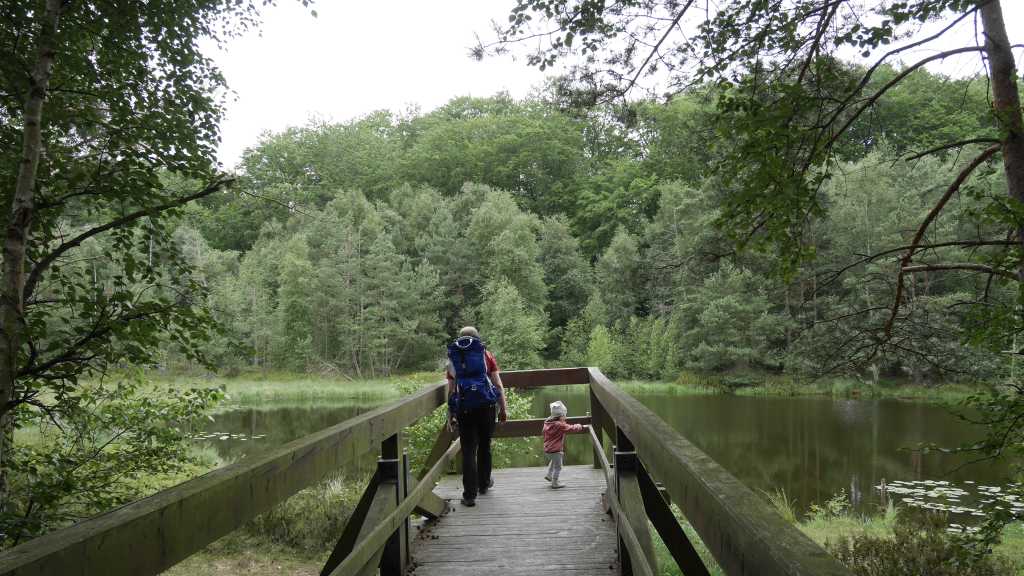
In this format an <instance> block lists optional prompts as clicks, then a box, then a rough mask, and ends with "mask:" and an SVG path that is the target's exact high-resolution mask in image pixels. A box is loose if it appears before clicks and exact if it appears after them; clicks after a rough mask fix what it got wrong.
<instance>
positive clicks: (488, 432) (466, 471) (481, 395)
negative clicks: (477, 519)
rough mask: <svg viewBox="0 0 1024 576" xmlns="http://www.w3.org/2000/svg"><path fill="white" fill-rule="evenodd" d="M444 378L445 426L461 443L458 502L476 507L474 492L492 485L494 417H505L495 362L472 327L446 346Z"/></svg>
mask: <svg viewBox="0 0 1024 576" xmlns="http://www.w3.org/2000/svg"><path fill="white" fill-rule="evenodd" d="M445 377H446V378H447V379H448V425H449V426H458V429H459V440H460V441H461V443H462V504H463V505H464V506H476V497H477V494H486V493H487V490H488V489H489V488H490V487H491V486H493V485H494V481H493V480H492V479H491V436H492V435H493V434H494V422H495V416H497V419H498V420H501V421H502V422H504V421H505V420H507V419H508V407H507V405H506V403H505V388H504V386H502V384H501V374H500V373H499V370H498V361H497V360H496V359H495V358H494V354H492V353H491V352H490V350H487V348H486V347H485V346H484V343H483V340H482V339H481V338H480V332H478V331H477V329H476V328H474V327H472V326H466V327H465V328H463V329H462V330H459V337H458V338H456V339H455V341H453V342H452V343H451V344H449V345H448V362H447V366H446V368H445ZM495 412H497V414H495Z"/></svg>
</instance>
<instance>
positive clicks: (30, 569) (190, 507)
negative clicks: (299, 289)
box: [0, 368, 850, 576]
mask: <svg viewBox="0 0 1024 576" xmlns="http://www.w3.org/2000/svg"><path fill="white" fill-rule="evenodd" d="M502 381H503V382H504V383H505V385H506V386H509V387H515V388H535V387H539V386H555V385H566V384H580V385H589V387H590V416H589V417H584V418H574V419H570V420H571V421H575V422H578V423H584V424H588V425H589V426H587V427H586V428H585V430H586V433H587V434H588V435H589V437H590V439H591V442H592V443H593V446H594V463H593V466H589V465H588V466H571V467H567V468H566V469H565V470H564V471H563V478H564V479H565V481H566V483H568V484H570V486H569V487H567V488H564V489H562V490H551V489H550V488H548V487H547V484H546V483H545V482H544V480H543V479H542V478H543V475H544V474H543V469H541V468H516V469H508V470H498V471H496V472H495V485H494V488H493V489H492V490H490V491H489V492H488V493H487V494H486V495H481V496H480V497H479V498H478V499H477V506H476V507H475V508H466V507H463V506H460V505H458V504H454V505H452V504H451V503H450V502H449V501H452V502H457V501H458V496H459V493H460V492H461V487H460V485H459V481H458V478H457V477H455V476H447V477H446V476H445V475H444V472H445V471H446V470H447V469H448V467H449V464H450V463H451V462H452V460H453V459H454V458H455V456H456V455H457V454H458V452H459V442H458V440H457V439H455V438H453V436H452V435H451V433H449V432H448V431H447V430H446V429H444V428H442V429H441V430H440V431H439V433H438V437H437V441H436V442H435V444H434V447H433V450H432V452H431V454H430V456H429V457H428V459H427V462H426V464H425V466H424V469H423V470H420V471H418V472H417V473H415V474H414V473H413V471H411V470H409V467H408V465H407V458H406V455H405V454H404V452H403V449H402V430H403V429H404V428H405V427H407V426H409V425H411V424H413V423H415V422H416V421H417V420H418V419H420V418H422V417H424V416H426V415H428V414H430V413H432V412H433V411H434V410H436V409H437V408H438V407H440V406H442V405H444V404H445V385H444V383H439V384H437V385H432V386H429V387H427V388H425V389H423V390H421V391H419V392H417V393H416V394H413V395H412V396H408V397H406V398H403V399H401V400H399V401H397V402H395V403H393V404H390V405H387V406H384V407H382V408H379V409H376V410H373V411H371V412H368V413H366V414H362V415H360V416H358V417H356V418H352V419H350V420H347V421H345V422H342V423H340V424H338V425H335V426H332V427H330V428H327V429H325V430H321V431H320V432H317V433H315V434H311V435H309V436H307V437H305V438H302V439H299V440H296V441H294V442H291V443H289V444H287V445H284V446H281V447H280V448H277V449H275V450H273V451H271V452H270V453H268V454H265V455H262V456H256V457H252V458H248V459H245V460H242V461H240V462H237V463H235V464H232V465H230V466H226V467H224V468H220V469H218V470H215V471H213V472H210V473H209V474H206V475H204V476H201V477H199V478H196V479H194V480H191V481H188V482H185V483H183V484H181V485H179V486H176V487H174V488H171V489H168V490H165V491H163V492H160V493H158V494H155V495H153V496H151V497H149V498H146V499H144V500H140V501H138V502H134V503H132V504H129V505H127V506H124V507H122V508H119V509H117V510H114V511H112V512H109V513H107V514H104V515H102V516H98V517H96V518H93V519H90V520H87V521H84V522H81V523H79V524H76V525H74V526H71V527H69V528H66V529H63V530H58V531H55V532H53V533H50V534H47V535H45V536H43V537H41V538H37V539H35V540H32V541H30V542H27V543H25V544H22V545H20V546H17V547H15V548H12V549H10V550H8V551H6V552H4V553H3V554H2V555H0V576H7V575H19V576H22V575H33V576H36V575H61V576H70V575H80V576H100V575H102V576H150V575H156V574H159V573H161V572H162V571H164V570H166V569H168V568H170V567H171V566H173V565H174V564H176V563H178V562H180V561H181V560H183V559H185V558H187V557H188V556H190V555H191V554H194V553H195V552H198V551H199V550H202V549H203V548H204V547H205V546H207V545H208V544H210V543H211V542H213V541H214V540H217V539H218V538H220V537H222V536H224V535H225V534H227V533H229V532H231V531H233V530H235V529H236V528H238V527H240V526H241V525H242V524H244V523H245V522H246V521H248V520H250V519H252V518H253V517H254V516H256V515H258V514H260V513H262V512H265V511H267V510H269V509H270V508H271V507H273V506H274V505H276V504H278V503H280V502H282V501H283V500H285V499H287V498H288V497H289V496H291V495H292V494H294V493H296V492H298V491H299V490H301V489H303V488H306V487H308V486H310V485H312V484H314V483H316V482H318V481H320V480H322V479H323V478H325V477H326V476H327V475H329V474H331V473H332V472H336V471H337V470H339V469H341V468H342V467H345V466H350V465H353V464H354V463H355V462H357V461H358V460H359V459H360V458H362V457H364V456H365V455H366V454H367V453H370V452H378V451H379V454H380V458H379V460H378V464H377V469H376V472H375V473H374V474H373V476H372V479H371V480H370V482H369V485H368V486H367V488H366V490H365V492H364V493H363V496H362V498H361V500H360V502H359V504H358V505H357V506H356V509H355V510H354V512H353V514H352V516H351V518H350V520H349V522H348V525H347V526H346V527H345V529H344V531H343V533H342V534H340V535H339V540H338V543H337V545H336V546H335V548H334V551H333V552H332V553H331V555H330V558H329V559H328V561H327V563H326V565H325V566H324V568H323V571H322V575H323V576H347V575H356V574H358V575H366V574H376V573H378V571H379V573H380V574H382V575H384V576H399V575H402V574H408V573H411V574H415V575H418V576H434V575H441V574H444V575H446V576H462V575H469V574H474V575H475V574H510V575H517V574H531V575H533V574H541V573H551V574H555V573H558V574H570V575H584V574H601V575H605V574H616V573H618V574H641V575H645V576H653V575H654V574H658V573H659V567H658V565H657V557H656V555H655V553H654V539H655V538H660V539H661V540H662V541H663V542H664V544H665V546H666V548H667V549H668V551H669V553H670V555H671V557H672V560H673V561H674V562H675V563H676V564H677V565H678V566H679V568H680V570H681V572H682V573H683V574H685V575H686V576H696V575H703V574H708V573H709V569H708V567H706V566H705V564H704V563H703V562H702V560H701V558H700V556H699V555H698V554H697V552H696V550H695V548H694V546H693V544H692V543H691V542H690V540H689V539H688V537H687V536H686V534H685V533H684V531H683V529H682V528H681V526H680V524H679V522H678V520H677V517H676V514H675V513H674V512H673V509H672V507H671V506H670V505H669V502H670V501H671V502H672V503H674V504H676V505H677V506H678V509H679V511H680V512H681V513H682V515H683V516H685V518H686V520H687V521H688V522H689V523H690V524H691V525H692V526H693V527H694V529H695V530H696V532H697V534H698V535H699V537H700V539H701V540H702V541H703V542H704V545H705V546H706V547H707V548H708V550H710V552H711V553H712V555H713V556H714V559H715V561H716V562H717V564H718V566H719V567H720V568H721V570H722V571H723V572H724V573H725V574H728V575H730V576H739V575H754V574H757V575H766V576H774V575H793V576H796V575H806V576H811V575H814V576H838V575H843V576H849V575H850V572H849V571H848V570H846V569H845V568H844V567H843V566H842V565H840V564H839V563H838V562H836V561H835V560H834V559H832V558H831V557H830V556H829V555H828V554H827V553H826V552H825V551H824V550H823V549H822V548H821V547H819V546H818V545H817V544H815V543H814V542H812V541H811V540H810V539H808V538H807V537H806V536H804V535H803V534H802V533H801V532H800V531H799V530H797V529H796V528H795V527H794V526H792V525H791V524H789V523H788V522H786V521H785V520H783V519H782V518H781V517H780V516H779V515H777V514H776V513H775V511H774V510H772V509H771V508H770V507H769V506H768V505H767V504H766V503H765V502H764V501H763V500H762V499H761V498H759V497H758V496H757V495H755V494H754V493H753V492H752V491H751V490H750V489H748V488H747V487H746V486H744V485H742V484H741V483H740V482H739V481H738V480H736V478H734V477H733V476H732V475H731V474H729V473H728V472H726V471H725V470H724V469H722V468H721V467H720V466H718V465H717V464H716V463H715V462H714V461H712V460H711V458H709V457H708V456H707V455H705V454H704V453H703V452H701V451H700V450H698V449H697V448H696V447H694V446H693V445H692V444H690V443H689V442H688V441H687V440H686V439H685V438H683V437H682V436H681V435H680V434H679V433H678V432H676V431H675V430H674V429H672V428H671V427H669V426H668V425H667V424H666V423H665V422H663V421H662V420H661V419H660V418H659V417H658V416H656V415H655V414H654V413H653V412H651V411H650V410H649V409H647V408H646V407H644V406H643V405H642V404H640V402H638V401H637V400H636V399H634V398H632V397H631V396H629V395H628V394H626V393H625V392H623V391H622V390H620V389H619V388H618V387H617V386H615V384H613V383H612V382H611V381H610V380H608V379H607V378H606V377H605V376H604V375H603V374H602V373H601V372H600V371H599V370H597V369H596V368H566V369H555V370H529V371H517V372H503V373H502ZM542 425H543V420H516V421H509V422H507V423H504V424H502V425H500V426H499V427H498V429H497V431H496V433H495V437H497V438H501V437H515V436H534V435H539V434H540V432H541V427H542ZM609 448H610V449H611V450H610V451H609ZM608 454H611V457H610V458H609V456H608ZM414 513H415V514H418V515H419V516H422V517H424V518H426V519H427V521H426V522H425V523H423V524H422V526H419V527H418V528H417V527H416V526H414V525H413V524H412V523H411V522H410V518H411V516H412V515H413V514H414ZM652 528H653V533H652Z"/></svg>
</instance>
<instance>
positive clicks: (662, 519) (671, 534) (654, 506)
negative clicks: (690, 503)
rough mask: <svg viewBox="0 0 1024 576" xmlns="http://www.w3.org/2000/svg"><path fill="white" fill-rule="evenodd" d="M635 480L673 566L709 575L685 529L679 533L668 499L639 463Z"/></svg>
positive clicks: (689, 573) (700, 575)
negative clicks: (673, 563) (674, 563)
mask: <svg viewBox="0 0 1024 576" xmlns="http://www.w3.org/2000/svg"><path fill="white" fill-rule="evenodd" d="M637 479H638V480H639V481H640V493H641V494H642V495H643V499H644V510H646V511H647V517H648V518H650V519H651V525H653V526H654V529H655V530H657V531H658V535H659V536H661V541H662V542H664V543H665V547H666V548H668V551H669V553H670V554H671V555H672V559H673V560H675V561H676V566H678V567H679V569H680V570H681V571H682V573H683V574H686V576H710V573H709V572H708V569H707V567H706V566H705V565H704V561H703V560H701V558H700V555H699V554H697V550H696V549H695V548H694V547H693V543H692V542H690V538H689V537H688V536H687V535H686V532H683V528H682V526H680V525H679V521H678V520H676V516H675V514H673V513H672V508H671V507H670V506H669V503H668V501H667V500H665V498H664V497H663V496H662V495H661V491H660V490H659V489H658V486H657V485H656V484H655V483H654V480H653V479H651V477H650V475H649V474H647V471H646V470H645V469H644V467H643V464H641V465H640V467H639V469H638V470H637Z"/></svg>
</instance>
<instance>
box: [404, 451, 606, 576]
mask: <svg viewBox="0 0 1024 576" xmlns="http://www.w3.org/2000/svg"><path fill="white" fill-rule="evenodd" d="M544 471H545V468H542V467H535V468H513V469H504V470H495V471H494V487H493V488H492V489H490V490H489V491H488V492H487V494H486V495H481V496H480V497H479V498H477V501H476V502H477V505H476V506H475V507H473V508H466V507H464V506H460V505H458V504H456V505H455V508H454V510H453V511H452V512H451V513H450V514H449V515H447V516H445V517H444V518H443V519H441V520H440V521H438V522H432V523H430V524H429V525H427V526H425V527H424V529H423V530H422V531H421V533H420V534H419V535H418V536H417V538H416V540H415V542H414V546H413V566H414V567H415V569H414V571H413V572H412V574H414V575H415V576H431V575H440V574H444V575H445V576H461V575H468V574H469V571H470V570H472V571H473V574H474V575H478V574H502V575H505V574H510V575H513V576H515V575H519V574H530V575H531V576H535V575H537V574H570V575H582V574H616V573H617V570H618V562H617V560H616V558H615V538H616V537H615V527H614V523H613V521H612V519H611V518H609V517H608V516H607V515H606V514H604V512H603V510H602V507H601V502H600V495H601V492H603V491H604V490H605V485H606V482H605V479H604V475H603V474H602V473H601V471H596V470H594V469H593V468H591V467H590V466H566V467H565V468H563V470H562V477H563V478H564V479H565V481H566V483H567V487H566V488H562V489H560V490H553V489H552V488H551V486H550V483H549V482H545V481H544V480H543V477H544ZM436 491H437V493H438V494H440V495H441V496H442V497H446V498H452V499H456V500H457V499H458V498H459V496H460V495H461V492H462V489H461V479H460V478H459V477H458V476H450V477H447V478H445V479H444V480H443V481H442V482H441V484H440V485H439V486H438V487H437V490H436Z"/></svg>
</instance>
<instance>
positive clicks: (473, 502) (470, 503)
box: [460, 498, 476, 508]
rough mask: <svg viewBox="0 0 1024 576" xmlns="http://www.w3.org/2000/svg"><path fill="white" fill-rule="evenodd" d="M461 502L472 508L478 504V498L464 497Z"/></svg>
mask: <svg viewBox="0 0 1024 576" xmlns="http://www.w3.org/2000/svg"><path fill="white" fill-rule="evenodd" d="M460 502H462V505H463V506H465V507H467V508H472V507H473V506H476V500H475V499H471V498H463V499H462V500H460Z"/></svg>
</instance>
